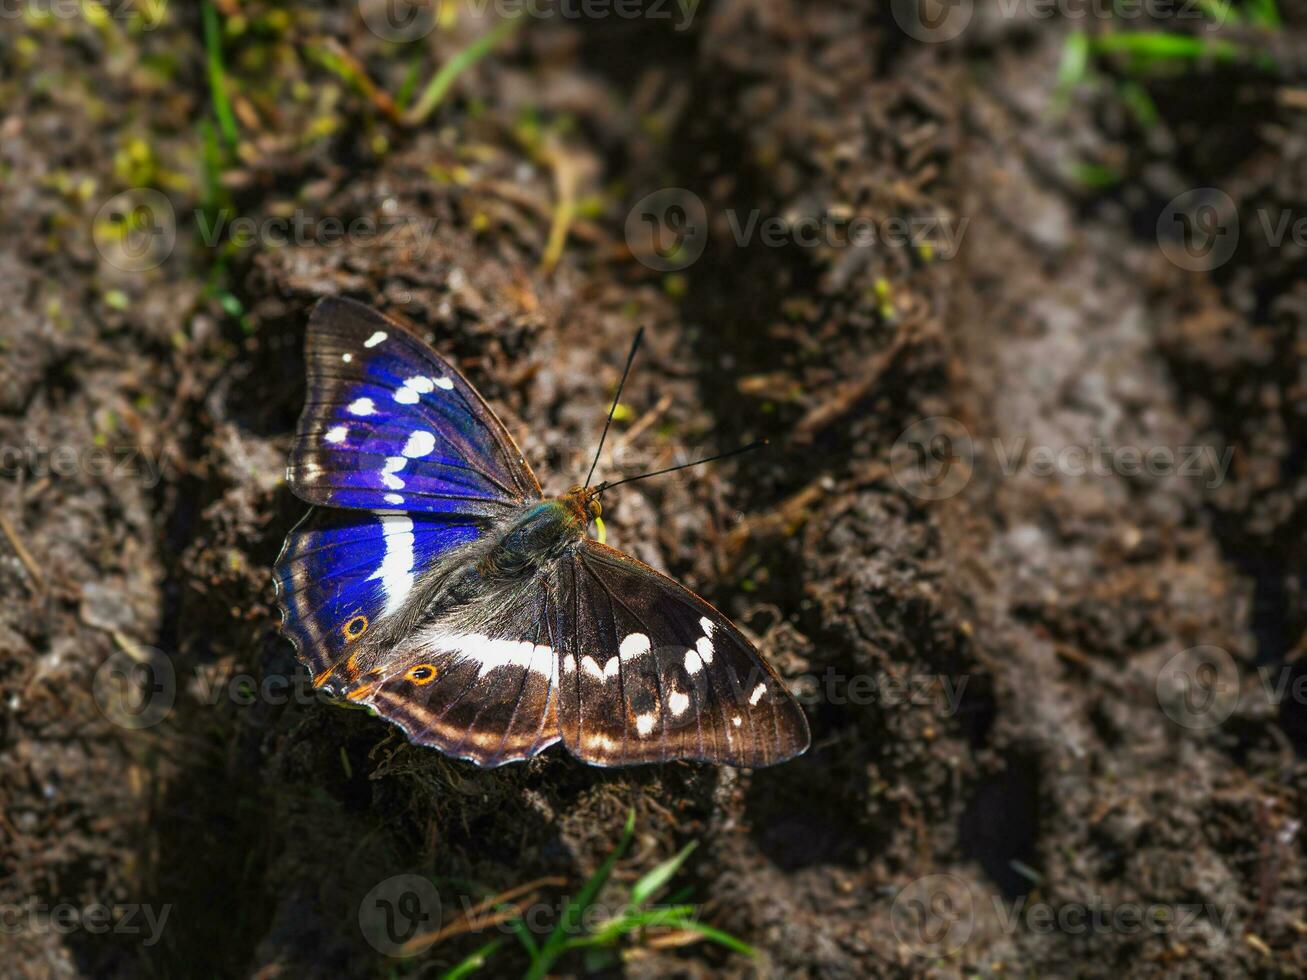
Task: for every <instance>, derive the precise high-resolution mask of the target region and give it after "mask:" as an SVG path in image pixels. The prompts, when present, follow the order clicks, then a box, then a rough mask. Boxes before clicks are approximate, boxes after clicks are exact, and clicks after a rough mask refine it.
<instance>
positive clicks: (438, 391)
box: [286, 297, 540, 519]
mask: <svg viewBox="0 0 1307 980" xmlns="http://www.w3.org/2000/svg"><path fill="white" fill-rule="evenodd" d="M305 360H306V362H307V367H308V397H307V400H306V402H305V406H304V412H303V414H302V415H301V416H300V421H299V428H298V430H297V431H296V435H295V445H294V447H293V448H292V451H291V456H290V465H289V466H288V467H287V470H286V479H287V482H288V483H289V484H290V488H291V490H293V491H294V492H295V494H296V495H297V496H299V497H301V498H302V499H304V500H307V501H308V502H309V503H311V504H320V505H325V506H331V507H352V508H363V509H368V510H403V511H407V512H420V513H427V514H450V515H455V516H457V517H460V518H463V517H476V518H488V519H493V518H496V517H502V516H503V515H504V514H505V513H507V511H509V510H511V509H512V508H514V507H517V506H520V505H521V504H523V503H525V502H526V501H528V500H538V499H540V484H539V482H538V481H537V480H536V478H535V474H533V473H532V472H531V468H530V467H529V466H528V465H527V463H526V460H525V459H523V458H522V453H521V451H520V450H519V449H518V448H517V444H516V443H515V442H514V441H513V437H512V436H511V435H509V433H508V430H507V429H505V428H504V425H503V423H502V422H500V421H499V419H498V418H496V416H495V413H494V412H493V411H491V410H490V406H488V405H487V404H486V403H485V401H484V400H483V399H482V398H481V396H480V395H479V394H478V393H477V391H476V389H475V388H473V387H472V386H471V385H470V384H469V383H468V382H467V380H466V379H465V378H464V377H463V376H462V375H461V374H459V373H458V371H457V370H455V369H454V367H453V366H452V365H450V364H449V363H448V362H447V361H446V360H445V359H444V358H442V357H441V356H440V355H439V354H437V353H436V352H435V351H434V350H432V349H431V347H430V346H428V345H427V344H426V343H424V342H423V341H422V340H421V339H420V338H418V337H416V336H415V335H414V334H412V333H411V332H410V331H409V330H408V329H407V328H405V327H403V326H401V325H400V324H399V323H398V322H396V321H394V320H391V319H390V318H389V317H386V316H383V315H382V314H380V313H378V312H377V311H376V310H373V309H371V308H370V307H367V306H364V305H363V304H362V303H356V302H354V301H353V300H348V299H341V298H335V297H333V298H328V299H324V300H322V301H321V302H320V303H319V304H318V305H317V307H316V308H315V309H314V311H313V315H312V317H311V318H310V320H309V329H308V338H307V341H306V344H305Z"/></svg>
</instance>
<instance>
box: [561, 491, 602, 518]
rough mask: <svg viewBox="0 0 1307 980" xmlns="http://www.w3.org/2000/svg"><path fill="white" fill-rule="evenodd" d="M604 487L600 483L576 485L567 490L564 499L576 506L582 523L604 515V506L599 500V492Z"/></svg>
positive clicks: (575, 508)
mask: <svg viewBox="0 0 1307 980" xmlns="http://www.w3.org/2000/svg"><path fill="white" fill-rule="evenodd" d="M602 489H603V484H600V485H599V486H597V487H582V486H575V487H572V489H570V490H568V491H567V495H566V497H565V498H564V499H565V500H567V501H568V503H569V504H570V505H571V506H572V508H574V510H575V511H576V513H577V515H578V516H579V517H580V518H581V521H582V523H584V524H589V523H590V522H591V521H597V520H599V518H601V517H602V516H603V513H604V507H603V504H601V503H600V502H599V492H600V491H601V490H602Z"/></svg>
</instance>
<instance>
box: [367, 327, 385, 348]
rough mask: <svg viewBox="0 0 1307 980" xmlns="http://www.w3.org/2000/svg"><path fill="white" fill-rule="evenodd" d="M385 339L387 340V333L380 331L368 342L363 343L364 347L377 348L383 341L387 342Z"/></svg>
mask: <svg viewBox="0 0 1307 980" xmlns="http://www.w3.org/2000/svg"><path fill="white" fill-rule="evenodd" d="M385 339H386V332H385V331H384V330H378V331H377V332H376V333H374V334H373V335H372V336H371V337H369V338H368V339H367V340H365V341H363V346H364V347H376V346H377V344H379V343H381V342H382V341H383V340H385Z"/></svg>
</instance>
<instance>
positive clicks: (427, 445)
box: [400, 429, 436, 459]
mask: <svg viewBox="0 0 1307 980" xmlns="http://www.w3.org/2000/svg"><path fill="white" fill-rule="evenodd" d="M435 448H436V437H435V436H433V435H432V434H431V433H430V432H428V431H427V430H426V429H415V430H414V431H413V434H412V435H411V436H409V437H408V442H406V443H404V448H403V449H402V450H400V452H402V453H403V454H404V455H405V456H407V457H408V458H409V459H417V458H418V457H419V456H425V455H427V453H429V452H431V450H433V449H435Z"/></svg>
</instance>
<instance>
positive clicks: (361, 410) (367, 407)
mask: <svg viewBox="0 0 1307 980" xmlns="http://www.w3.org/2000/svg"><path fill="white" fill-rule="evenodd" d="M376 410H377V406H376V405H374V404H373V403H372V399H371V398H356V399H354V401H352V402H350V403H349V408H348V409H347V411H348V412H349V413H350V414H351V415H371V414H372V413H373V412H375V411H376Z"/></svg>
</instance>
